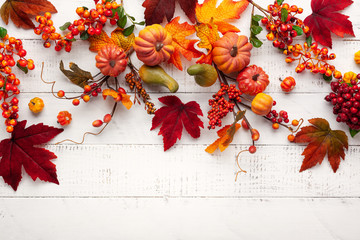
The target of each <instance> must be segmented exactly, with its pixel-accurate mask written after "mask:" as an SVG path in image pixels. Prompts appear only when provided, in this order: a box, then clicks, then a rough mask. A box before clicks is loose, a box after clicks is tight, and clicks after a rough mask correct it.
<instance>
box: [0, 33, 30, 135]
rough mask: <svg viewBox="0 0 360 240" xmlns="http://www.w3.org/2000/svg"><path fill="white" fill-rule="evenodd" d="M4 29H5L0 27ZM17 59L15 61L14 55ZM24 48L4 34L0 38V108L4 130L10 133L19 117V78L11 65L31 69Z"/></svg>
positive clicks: (19, 41)
mask: <svg viewBox="0 0 360 240" xmlns="http://www.w3.org/2000/svg"><path fill="white" fill-rule="evenodd" d="M1 30H2V31H6V30H5V29H3V28H2V29H1ZM16 56H17V57H18V58H19V59H18V60H17V61H16V62H15V57H16ZM25 56H26V50H25V49H24V48H23V45H22V41H21V40H20V39H16V38H14V37H9V35H8V34H5V36H4V37H3V38H0V101H2V103H1V105H0V108H1V110H2V116H3V118H5V125H6V131H7V132H9V133H11V132H12V131H13V130H14V126H15V125H16V124H17V119H18V118H19V114H18V111H19V107H18V104H19V100H18V98H17V95H19V93H20V90H19V88H18V86H19V85H20V80H19V79H18V78H17V77H16V75H15V74H14V73H13V72H12V70H13V69H12V67H14V66H15V65H16V66H18V67H19V68H20V69H22V70H23V71H27V70H33V69H34V68H35V65H34V61H33V60H31V59H28V60H26V59H25Z"/></svg>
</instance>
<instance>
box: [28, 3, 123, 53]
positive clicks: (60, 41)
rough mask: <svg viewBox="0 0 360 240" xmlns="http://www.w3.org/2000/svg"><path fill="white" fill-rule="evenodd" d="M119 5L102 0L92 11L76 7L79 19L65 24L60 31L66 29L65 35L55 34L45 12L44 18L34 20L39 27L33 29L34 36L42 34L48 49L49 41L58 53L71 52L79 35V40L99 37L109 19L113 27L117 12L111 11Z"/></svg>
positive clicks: (117, 17)
mask: <svg viewBox="0 0 360 240" xmlns="http://www.w3.org/2000/svg"><path fill="white" fill-rule="evenodd" d="M119 7H120V5H119V4H118V3H117V2H116V1H114V0H110V1H109V0H102V1H101V3H97V4H96V6H95V8H94V9H91V10H89V9H88V8H86V7H78V8H77V9H76V13H77V14H78V16H79V17H80V19H77V20H75V21H73V23H70V22H68V23H65V24H64V26H62V28H63V29H62V28H60V29H61V30H65V29H68V30H69V31H70V32H68V33H67V34H65V35H61V34H59V33H56V31H55V27H54V26H53V21H52V20H51V13H49V12H46V13H45V14H44V16H36V18H35V20H36V21H37V22H38V23H39V26H38V27H36V28H35V29H34V32H35V34H37V35H40V34H42V38H43V39H44V40H45V42H44V47H45V48H49V47H50V46H51V43H50V40H53V41H55V42H56V45H55V50H56V51H60V50H61V49H63V48H65V51H67V52H70V51H71V45H72V42H73V41H75V37H76V36H78V35H80V38H81V39H84V40H86V39H87V38H88V37H89V36H92V35H100V34H101V31H102V29H103V27H104V26H105V24H106V22H107V21H108V20H109V19H110V24H112V25H115V24H116V23H117V21H118V20H119V15H118V12H117V11H114V12H115V13H113V10H115V9H117V8H119Z"/></svg>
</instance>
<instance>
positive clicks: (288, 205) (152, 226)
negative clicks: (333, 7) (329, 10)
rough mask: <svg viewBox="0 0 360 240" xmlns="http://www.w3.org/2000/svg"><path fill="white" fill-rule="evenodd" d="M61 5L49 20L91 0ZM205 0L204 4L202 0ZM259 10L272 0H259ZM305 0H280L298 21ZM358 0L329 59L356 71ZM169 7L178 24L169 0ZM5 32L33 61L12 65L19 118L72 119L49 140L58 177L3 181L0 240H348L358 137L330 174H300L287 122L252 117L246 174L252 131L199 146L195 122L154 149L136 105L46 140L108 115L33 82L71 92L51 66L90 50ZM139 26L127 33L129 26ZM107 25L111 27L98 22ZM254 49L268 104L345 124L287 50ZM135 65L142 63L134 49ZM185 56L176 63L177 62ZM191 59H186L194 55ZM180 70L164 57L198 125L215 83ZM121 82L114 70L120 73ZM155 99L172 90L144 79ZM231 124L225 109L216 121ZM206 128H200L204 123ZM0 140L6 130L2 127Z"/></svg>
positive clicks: (134, 8) (355, 218)
mask: <svg viewBox="0 0 360 240" xmlns="http://www.w3.org/2000/svg"><path fill="white" fill-rule="evenodd" d="M51 2H52V3H53V4H54V5H55V6H56V8H57V9H58V12H59V13H58V14H55V15H53V20H54V22H55V26H57V27H59V26H61V25H62V24H63V23H65V22H66V21H72V20H74V19H76V13H75V6H92V5H93V0H76V1H70V0H51ZM124 2H125V7H126V10H127V11H128V12H129V13H130V14H131V15H133V16H135V17H136V18H137V19H138V20H140V19H142V18H143V11H144V9H143V8H142V7H141V4H142V2H143V0H132V1H128V0H124ZM199 2H200V3H201V2H203V1H202V0H200V1H199ZM256 2H257V3H259V4H260V5H263V6H266V5H268V4H270V3H271V2H273V1H272V0H257V1H256ZM310 2H311V1H310V0H306V1H301V3H300V2H299V1H289V4H297V5H298V6H300V5H301V7H303V8H304V14H303V17H305V16H307V15H308V14H310V13H311V8H310ZM359 7H360V2H359V1H354V3H353V5H352V6H351V7H349V8H347V9H346V10H345V11H343V13H344V14H347V15H349V16H350V20H351V21H352V22H353V24H354V32H355V35H356V37H354V38H349V37H346V38H344V39H341V38H337V37H334V38H333V51H334V52H335V53H336V55H337V58H336V60H334V61H333V64H334V65H335V66H336V67H337V69H339V70H340V71H341V72H346V71H350V70H352V71H355V72H359V67H358V66H357V65H356V64H355V63H354V61H353V54H354V52H356V51H358V50H359V47H360V37H359V36H360V15H359V14H358V9H359ZM250 13H251V8H250V7H249V8H248V9H247V10H246V11H245V12H244V13H243V14H242V16H241V19H240V20H237V21H236V22H233V23H235V25H236V26H237V27H238V28H239V29H241V34H244V35H249V22H250ZM175 15H180V16H181V22H182V21H186V20H187V18H186V17H185V16H184V14H183V12H182V10H181V9H180V7H179V6H178V5H177V9H176V12H175ZM6 28H7V29H8V32H9V34H10V35H14V36H16V37H18V38H21V39H22V40H23V44H24V48H25V49H26V50H27V52H28V56H29V57H30V58H32V59H34V61H35V64H36V68H35V70H34V71H31V72H30V73H29V74H28V75H25V74H23V73H17V75H18V76H19V78H20V79H21V91H22V94H20V101H21V102H20V108H21V111H20V115H21V119H28V122H29V123H28V124H34V123H38V122H44V123H45V124H49V125H55V126H56V125H57V123H56V115H57V113H58V112H59V111H60V110H68V111H70V112H71V113H72V114H73V123H72V124H71V125H70V126H68V127H66V129H65V131H64V133H63V134H61V135H60V136H59V137H57V138H56V139H54V140H53V141H52V142H51V144H49V145H47V146H46V147H47V148H48V149H49V150H51V151H53V152H55V153H56V154H57V156H58V159H56V160H55V161H54V163H55V164H56V165H57V169H58V175H59V181H60V185H59V186H58V185H54V184H50V183H44V182H40V181H36V182H33V181H32V180H31V179H30V177H29V176H27V175H26V174H25V172H24V173H23V180H22V182H21V183H20V186H19V188H18V191H17V192H14V191H13V190H12V189H11V188H10V187H9V186H8V185H6V184H5V183H4V182H3V181H0V239H3V238H6V239H16V240H17V239H26V240H32V239H50V238H51V239H54V240H57V239H59V240H62V239H89V240H90V239H91V240H92V239H96V240H97V239H136V240H138V239H158V240H162V239H166V240H168V239H210V240H211V239H226V240H228V239H229V240H231V239H236V240H238V239H246V240H247V239H251V240H252V239H284V240H287V239H291V240H297V239H299V240H300V239H301V240H302V239H316V240H318V239H319V240H339V239H346V240H352V239H354V240H356V239H358V236H359V234H360V230H359V228H358V222H359V215H360V202H359V201H360V173H359V169H360V161H359V157H358V156H359V154H360V144H359V138H360V137H359V136H357V137H355V138H354V139H350V148H349V150H348V152H347V155H346V160H345V161H342V162H341V165H340V168H339V170H338V172H337V173H336V174H334V173H333V172H332V170H331V167H330V165H329V163H328V162H327V160H325V161H324V162H323V163H322V165H321V166H317V167H314V168H313V169H311V170H308V171H305V172H303V173H299V172H298V171H299V169H300V166H301V162H302V159H303V157H302V156H301V153H302V151H303V149H304V146H301V145H294V144H290V143H289V142H288V141H287V139H286V137H287V135H288V134H289V132H288V131H287V130H286V129H280V130H278V131H274V130H272V128H271V124H270V123H269V122H268V121H266V120H264V119H262V118H260V117H258V116H255V115H254V114H252V113H250V112H249V113H247V114H248V116H249V119H250V120H251V122H252V124H253V126H254V127H256V128H258V129H259V130H260V134H261V138H260V141H259V144H258V151H257V153H256V154H254V155H250V154H248V153H245V154H243V155H242V156H241V160H240V164H241V167H242V168H243V169H245V170H247V171H248V173H247V174H241V175H239V179H238V181H237V182H235V181H234V180H235V173H236V171H237V167H236V164H235V156H236V154H237V153H238V152H239V151H240V150H242V149H245V148H247V147H248V146H249V144H250V143H251V142H250V139H249V133H248V132H246V131H245V130H244V129H240V130H239V132H238V133H237V135H236V137H235V139H234V142H233V143H232V144H231V145H230V147H229V148H228V149H227V150H226V151H225V152H222V153H220V152H216V153H215V154H214V155H210V154H207V153H206V152H205V151H204V149H205V148H206V146H207V145H208V144H210V143H211V142H213V141H214V140H215V139H216V137H217V136H216V132H215V131H208V130H207V129H204V130H202V135H201V137H200V138H199V139H192V138H191V137H189V136H188V135H187V134H184V135H183V137H182V139H181V141H178V143H177V144H176V145H175V147H174V148H172V149H170V150H169V151H167V152H165V153H164V152H163V146H162V138H161V136H158V135H157V132H158V130H155V131H149V129H150V127H151V116H148V115H146V113H145V111H144V110H143V106H135V107H134V108H133V109H131V110H130V111H127V110H126V109H125V108H122V107H121V108H119V109H118V111H117V113H116V115H115V117H114V120H113V122H112V123H111V124H110V125H109V127H108V129H106V131H105V132H104V133H103V134H102V135H100V136H97V137H94V136H89V137H87V138H86V144H84V145H73V144H70V143H66V144H62V145H55V143H56V142H57V141H60V140H62V139H65V138H71V139H74V140H80V139H81V136H82V134H83V133H84V132H86V131H89V130H94V129H93V128H92V127H91V123H92V121H93V120H95V119H98V118H102V116H103V115H104V114H106V113H108V112H110V111H111V107H112V101H111V100H110V99H108V100H107V101H103V100H102V99H101V97H99V98H98V99H95V100H91V102H90V103H88V104H84V103H82V104H81V105H80V106H79V107H74V106H72V104H71V102H70V101H61V100H57V99H55V98H54V97H52V95H51V93H50V91H51V86H50V85H46V84H44V83H43V82H41V80H40V73H41V62H44V65H45V68H44V79H45V80H47V81H54V80H55V81H57V83H56V85H55V89H56V90H59V89H62V90H65V91H66V92H67V94H69V95H76V94H79V93H81V91H82V90H81V89H80V88H79V87H77V86H75V85H72V84H69V82H68V80H67V79H66V78H65V77H64V76H63V75H62V73H61V72H60V71H59V62H60V60H63V61H64V63H65V66H67V65H68V63H69V62H72V61H73V62H75V63H77V64H78V65H79V66H80V67H81V68H83V69H86V70H88V71H90V72H92V73H93V74H96V73H97V72H98V70H97V69H96V67H95V61H94V57H95V55H96V54H95V53H90V52H89V51H88V46H89V45H88V43H87V42H83V41H78V42H76V43H74V48H73V50H72V51H71V53H66V52H64V51H63V52H60V53H57V52H55V51H54V50H53V47H52V48H51V49H45V48H43V46H42V44H43V41H42V40H41V37H40V36H36V35H34V34H33V32H32V31H24V30H21V29H17V28H16V27H14V25H13V24H12V23H10V24H9V25H8V26H6ZM140 29H141V28H138V29H136V30H135V31H136V32H138V31H139V30H140ZM106 30H107V31H108V32H110V31H111V28H106ZM259 36H260V38H261V39H262V40H263V41H264V45H263V47H262V48H261V49H253V50H252V58H251V64H257V65H259V66H261V67H262V68H263V69H264V70H265V71H266V72H267V73H268V74H269V76H270V85H269V87H268V88H267V93H270V94H271V95H272V96H273V98H274V99H275V100H276V101H277V106H276V109H277V110H282V109H284V110H286V111H288V112H289V117H290V118H291V119H293V118H297V119H298V118H304V119H309V118H313V117H323V118H326V119H328V120H329V122H330V124H331V127H332V128H333V129H341V130H344V131H347V127H346V126H345V125H343V124H338V123H336V121H335V116H334V115H333V114H332V107H331V106H330V105H329V104H328V103H326V102H325V101H324V100H323V98H324V97H325V95H326V94H327V93H328V92H329V90H330V87H329V84H328V83H326V82H325V81H324V80H322V79H321V78H320V77H319V76H317V75H312V74H311V73H303V74H296V73H295V72H294V68H295V65H291V64H290V65H288V64H286V63H285V62H284V58H285V57H284V56H283V55H282V54H281V53H280V52H278V51H277V50H276V49H274V48H273V47H272V45H271V42H268V41H266V40H265V33H264V32H263V33H261V34H260V35H259ZM132 60H133V62H134V64H135V65H136V66H138V67H140V65H141V63H140V62H139V61H137V60H136V59H135V57H132ZM183 60H184V59H183ZM193 62H194V61H193ZM193 62H187V61H186V60H185V61H184V62H183V63H184V68H185V71H183V72H180V71H178V70H177V69H175V68H174V67H172V66H170V65H167V64H164V65H163V66H164V67H165V69H166V70H167V72H168V73H169V74H170V75H172V76H173V77H174V78H175V79H176V80H177V81H178V82H179V84H180V89H179V92H178V93H176V95H177V96H178V97H180V98H181V99H182V100H183V101H184V102H187V101H192V100H196V101H198V102H199V103H200V105H201V108H202V110H203V113H204V115H205V116H204V117H203V118H202V120H203V121H204V122H205V123H206V121H207V119H206V112H207V111H208V110H209V107H208V105H207V101H208V99H209V98H210V97H211V95H212V94H213V93H214V92H216V91H217V90H218V86H217V85H215V86H212V87H210V88H201V87H199V86H197V85H196V84H195V82H194V80H193V78H192V77H190V76H188V75H187V74H186V68H187V67H189V66H190V65H191V64H192V63H193ZM286 76H294V77H295V79H296V81H297V86H296V88H295V89H294V91H293V92H292V93H291V94H284V93H282V91H281V89H280V82H279V80H278V79H279V78H284V77H286ZM120 80H121V83H122V84H124V79H123V75H121V76H120ZM146 88H147V90H148V91H149V92H150V93H151V97H152V99H153V101H154V102H155V103H156V104H157V107H160V106H161V105H160V104H159V102H158V101H157V98H158V97H160V96H163V95H168V94H169V93H168V92H167V91H166V89H164V88H161V87H152V86H146ZM35 96H39V97H41V98H43V99H44V100H45V105H46V106H45V109H44V111H43V112H42V113H41V114H39V115H33V114H31V113H30V111H29V110H28V109H27V103H28V101H29V100H30V99H31V98H33V97H35ZM225 122H227V123H230V122H231V117H229V118H228V119H226V120H225ZM205 125H206V124H205ZM0 136H1V138H3V137H5V136H8V134H6V133H5V131H4V128H3V127H1V128H0Z"/></svg>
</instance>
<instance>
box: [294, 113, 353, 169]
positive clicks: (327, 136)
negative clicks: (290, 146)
mask: <svg viewBox="0 0 360 240" xmlns="http://www.w3.org/2000/svg"><path fill="white" fill-rule="evenodd" d="M309 122H310V123H311V124H312V125H313V126H306V127H302V128H301V131H300V132H298V133H297V134H296V137H295V140H294V142H296V143H309V144H308V145H307V147H306V148H305V150H304V152H303V153H302V155H304V156H305V158H304V161H303V163H302V166H301V169H300V172H302V171H304V170H306V169H309V168H312V167H314V166H315V165H317V164H321V163H322V161H323V160H324V158H325V155H326V153H327V155H328V160H329V162H330V165H331V167H332V169H333V171H334V172H336V170H337V169H338V168H339V165H340V161H341V159H340V158H342V159H345V152H344V149H348V147H349V145H348V137H347V136H346V134H345V133H344V131H340V130H331V128H330V125H329V123H328V121H326V120H325V119H322V118H313V119H310V120H309Z"/></svg>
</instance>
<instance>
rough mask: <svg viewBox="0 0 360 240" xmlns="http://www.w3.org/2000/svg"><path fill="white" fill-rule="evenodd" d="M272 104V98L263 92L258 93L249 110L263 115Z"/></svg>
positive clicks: (268, 110)
mask: <svg viewBox="0 0 360 240" xmlns="http://www.w3.org/2000/svg"><path fill="white" fill-rule="evenodd" d="M272 106H273V99H272V97H271V96H269V95H267V94H265V93H258V94H257V95H256V96H255V98H254V99H253V100H252V102H251V111H253V112H254V113H255V114H257V115H261V116H265V115H266V114H268V113H269V112H270V110H271V108H272Z"/></svg>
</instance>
